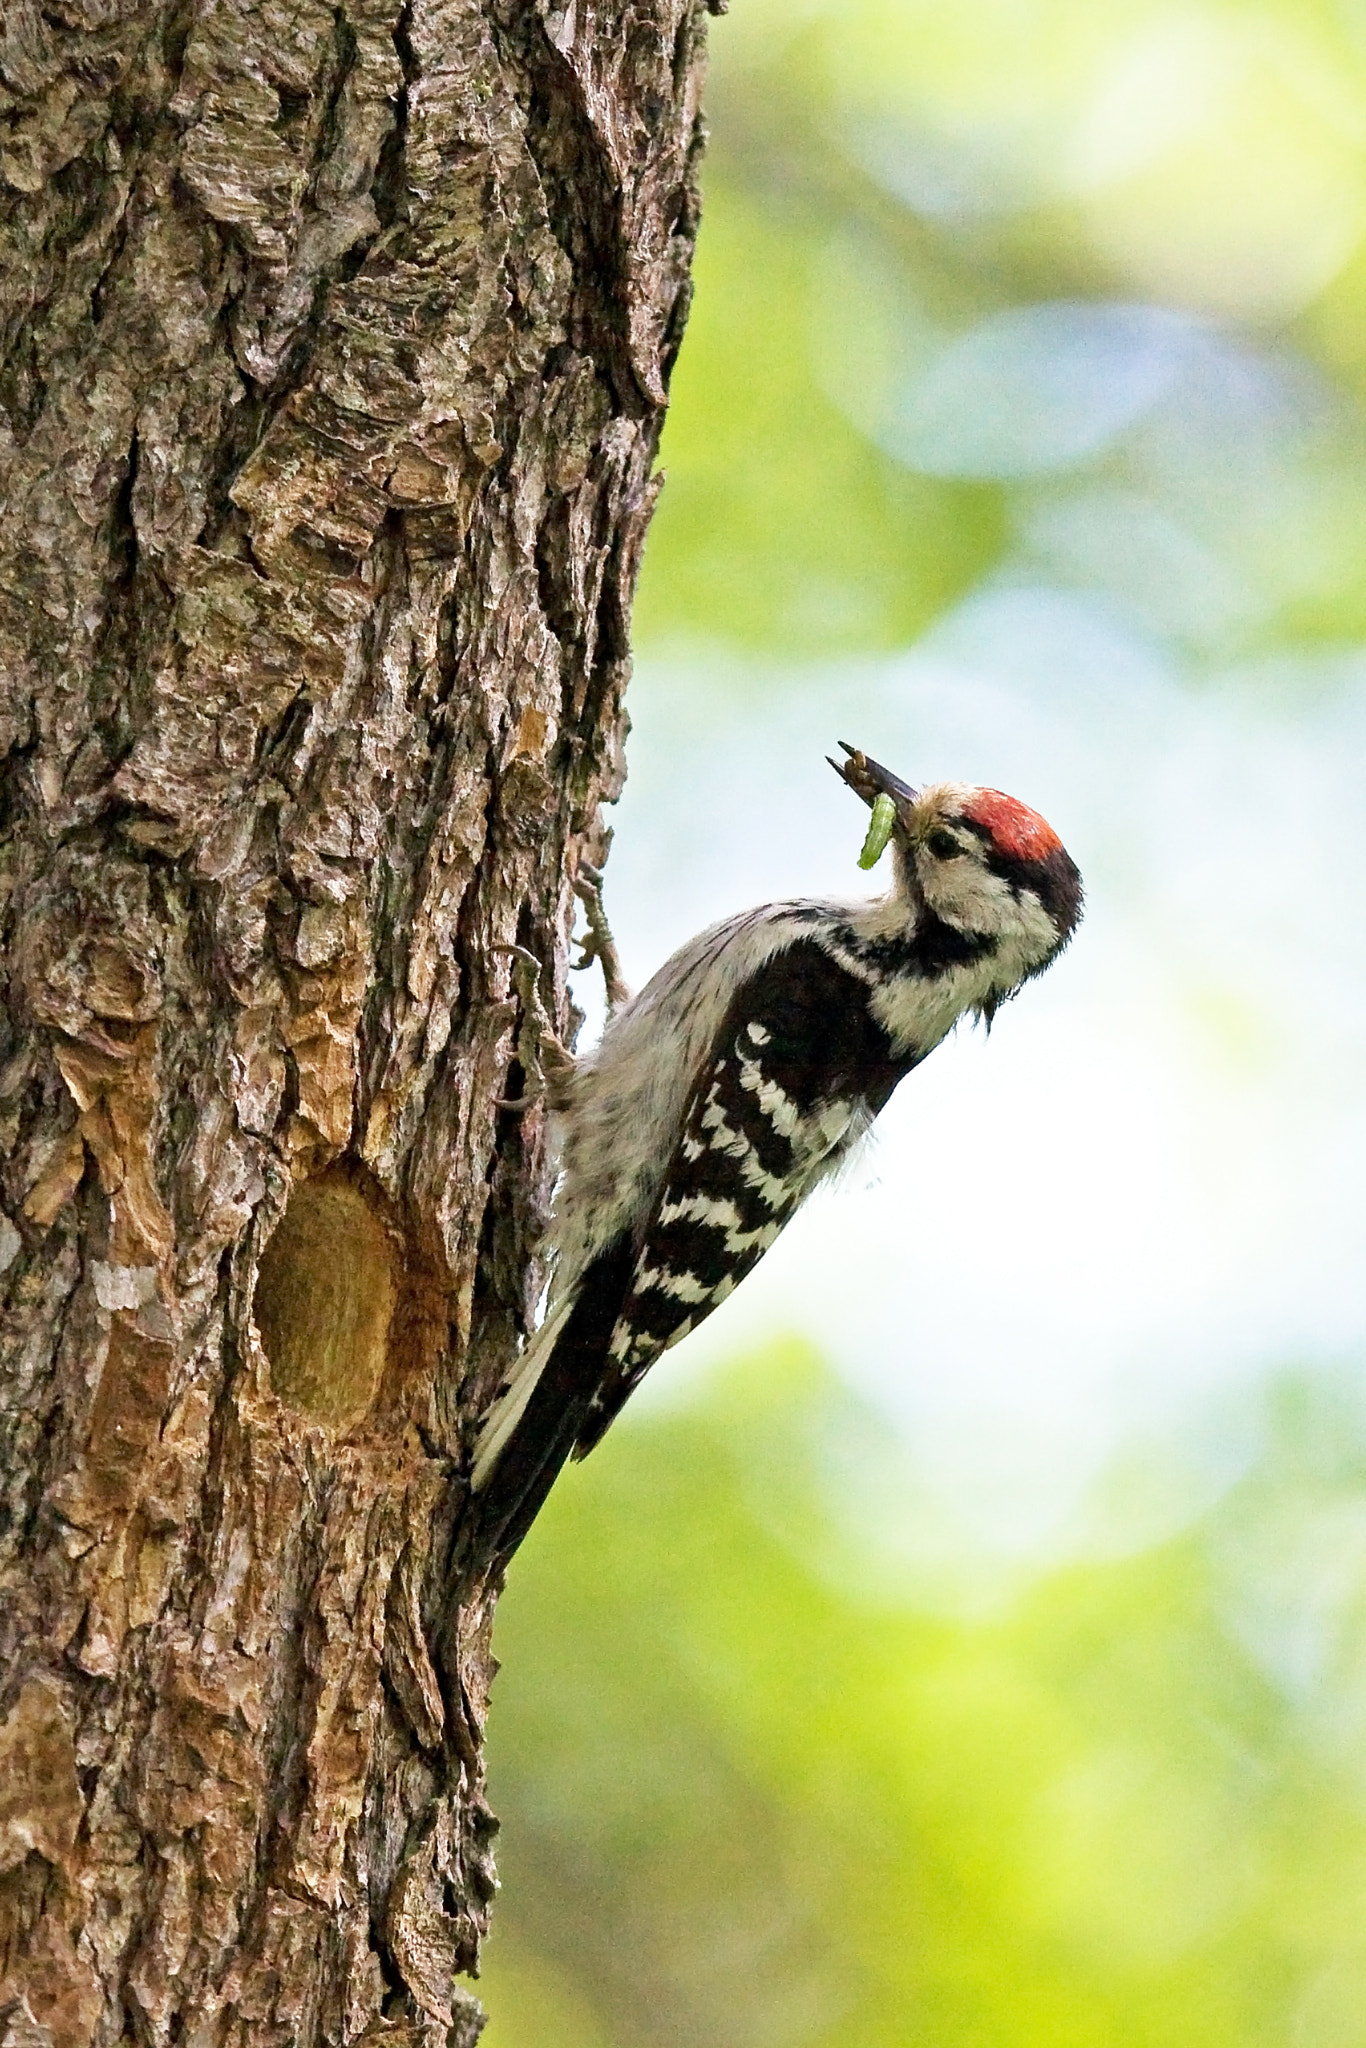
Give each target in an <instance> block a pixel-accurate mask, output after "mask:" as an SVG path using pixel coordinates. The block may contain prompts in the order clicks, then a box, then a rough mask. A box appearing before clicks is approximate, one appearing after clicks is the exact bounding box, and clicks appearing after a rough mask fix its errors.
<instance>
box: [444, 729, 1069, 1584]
mask: <svg viewBox="0 0 1366 2048" xmlns="http://www.w3.org/2000/svg"><path fill="white" fill-rule="evenodd" d="M840 772H841V773H842V774H843V775H844V777H845V779H846V780H847V781H848V782H849V784H850V786H851V787H852V788H854V789H855V790H856V791H857V793H858V794H859V795H860V796H862V797H863V798H864V799H865V801H867V802H870V803H871V802H872V800H873V797H874V796H875V795H876V794H878V793H879V792H880V791H886V792H887V793H888V794H890V795H892V796H893V797H894V798H895V800H896V804H897V823H896V829H895V831H894V834H893V838H892V847H893V853H894V865H895V875H894V880H893V885H892V888H891V890H890V892H889V893H888V894H887V895H886V896H885V897H883V898H880V899H877V900H874V901H872V902H868V903H862V904H841V903H826V902H819V901H805V900H803V901H796V902H788V903H774V904H767V905H764V906H763V907H761V908H760V909H757V910H752V911H749V912H746V913H744V914H743V915H741V916H739V917H734V918H731V919H728V920H727V921H726V922H725V923H724V924H720V925H717V926H714V927H713V928H712V929H711V930H709V931H706V932H703V933H702V934H701V935H700V936H699V937H698V938H696V939H694V940H692V941H691V942H690V943H689V944H688V945H687V946H684V947H683V948H682V949H681V950H680V951H679V952H678V953H676V954H675V955H674V956H673V958H672V959H671V960H670V961H668V962H667V963H666V965H665V966H664V967H663V968H662V969H661V970H660V972H659V973H658V974H657V975H656V976H655V978H654V980H653V981H651V982H650V984H649V985H648V987H646V988H645V989H644V990H643V991H642V993H641V994H640V995H639V996H638V997H636V998H635V999H634V1001H632V1002H630V1003H629V1004H627V1005H626V1006H625V1007H624V1008H622V1009H621V1010H619V1011H618V1012H617V1013H616V1014H615V1015H614V1016H613V1017H612V1019H611V1020H610V1022H609V1023H608V1026H607V1028H606V1030H605V1032H604V1033H603V1037H602V1040H601V1042H600V1043H599V1044H598V1045H597V1046H596V1047H594V1049H593V1050H592V1051H591V1052H589V1053H587V1054H585V1055H584V1056H583V1057H582V1058H581V1059H580V1060H578V1061H577V1062H576V1063H575V1066H574V1071H573V1073H572V1075H571V1077H570V1079H569V1082H568V1084H567V1088H566V1099H565V1102H564V1105H563V1108H562V1110H561V1112H560V1118H559V1128H560V1144H561V1163H562V1169H563V1171H562V1178H561V1184H560V1187H559V1190H558V1193H557V1197H556V1205H555V1216H554V1222H553V1225H552V1246H553V1251H554V1257H555V1268H554V1280H553V1283H552V1288H551V1297H550V1303H549V1308H548V1312H547V1316H546V1320H545V1322H544V1323H543V1324H542V1326H541V1328H540V1329H539V1330H538V1331H537V1332H536V1334H535V1336H534V1337H532V1338H531V1340H530V1341H529V1343H528V1344H527V1346H526V1349H525V1350H524V1351H523V1353H522V1354H521V1356H520V1358H519V1359H518V1360H517V1363H516V1365H515V1367H514V1369H513V1372H512V1375H511V1377H510V1379H509V1380H508V1382H507V1384H506V1385H505V1386H504V1387H503V1388H501V1389H500V1390H499V1394H498V1397H497V1399H496V1400H495V1402H494V1404H493V1406H492V1408H491V1409H490V1411H489V1414H488V1416H487V1418H486V1419H485V1422H484V1425H483V1428H482V1430H481V1433H480V1437H479V1441H478V1444H477V1447H476V1453H475V1462H474V1469H473V1473H472V1476H471V1486H472V1489H473V1491H474V1493H475V1494H476V1496H477V1497H478V1505H477V1510H476V1513H477V1548H478V1550H479V1552H480V1553H481V1555H482V1556H484V1557H485V1558H487V1559H493V1558H506V1557H507V1556H508V1555H510V1554H511V1552H512V1550H513V1549H515V1547H516V1545H517V1543H518V1542H520V1540H521V1538H522V1536H523V1535H524V1534H525V1533H526V1530H527V1528H528V1527H529V1526H530V1523H531V1520H532V1518H533V1517H534V1515H535V1513H536V1511H537V1509H538V1508H539V1506H540V1504H541V1502H542V1500H543V1499H544V1497H545V1494H546V1493H547V1492H548V1490H549V1488H550V1485H551V1484H552V1482H553V1480H554V1478H555V1475H556V1473H557V1472H558V1471H559V1469H560V1467H561V1465H562V1464H563V1463H564V1461H565V1459H566V1458H567V1457H568V1456H569V1455H570V1454H571V1453H575V1454H577V1455H579V1456H582V1455H583V1454H584V1453H585V1452H586V1451H588V1450H590V1449H591V1448H592V1446H593V1445H594V1444H595V1443H596V1442H597V1441H598V1439H599V1438H600V1437H601V1435H602V1434H603V1432H604V1430H605V1429H606V1428H607V1426H608V1424H609V1423H610V1422H611V1420H612V1418H613V1416H614V1415H615V1414H616V1413H617V1411H618V1409H619V1408H620V1407H621V1405H622V1403H623V1402H624V1401H625V1400H626V1398H627V1396H628V1395H629V1394H630V1392H631V1390H632V1388H633V1387H635V1386H636V1385H637V1384H638V1383H639V1381H640V1379H641V1378H642V1376H643V1375H644V1373H645V1372H646V1371H647V1370H648V1368H649V1367H650V1365H651V1364H652V1363H653V1361H654V1360H655V1359H656V1358H657V1357H658V1356H659V1354H660V1352H661V1351H664V1350H667V1349H668V1347H669V1346H670V1345H671V1344H676V1343H677V1342H678V1341H679V1339H680V1338H682V1337H684V1336H686V1335H687V1334H688V1332H689V1331H690V1330H692V1329H694V1328H695V1327H696V1325H697V1324H698V1323H699V1322H701V1321H702V1319H703V1318H704V1317H705V1316H707V1315H709V1314H710V1313H711V1311H712V1309H713V1308H715V1307H716V1306H717V1304H718V1303H719V1302H721V1301H723V1300H724V1299H725V1298H726V1296H727V1295H728V1294H729V1293H731V1292H732V1290H733V1289H734V1288H735V1287H736V1285H738V1283H739V1281H740V1280H741V1279H743V1278H744V1275H745V1274H746V1273H747V1272H748V1271H749V1270H750V1268H751V1267H752V1266H753V1265H754V1264H755V1263H756V1261H757V1260H758V1259H760V1258H761V1257H762V1256H763V1253H764V1252H765V1251H766V1250H767V1249H768V1247H769V1245H771V1244H772V1243H773V1241H774V1239H775V1238H776V1237H777V1236H778V1234H779V1232H780V1231H781V1230H782V1228H783V1226H784V1225H785V1224H786V1223H787V1221H788V1220H789V1218H790V1217H791V1216H792V1214H793V1213H794V1211H795V1210H796V1209H797V1208H798V1206H799V1205H800V1204H801V1202H802V1201H803V1200H805V1198H806V1196H807V1195H808V1194H809V1193H810V1192H811V1190H812V1189H813V1188H814V1187H815V1186H816V1185H817V1183H818V1182H819V1181H820V1180H821V1179H823V1178H824V1177H825V1176H826V1175H827V1174H829V1173H830V1172H831V1171H832V1170H833V1169H834V1168H835V1167H836V1166H837V1165H838V1164H839V1163H840V1161H841V1160H842V1159H844V1158H845V1157H846V1156H847V1154H848V1152H849V1150H850V1148H851V1147H852V1146H853V1145H854V1144H855V1143H856V1142H857V1141H858V1139H859V1138H860V1137H861V1136H862V1135H863V1134H864V1133H865V1132H866V1131H867V1130H868V1128H869V1126H870V1125H871V1123H872V1121H873V1119H874V1117H876V1115H877V1114H878V1111H879V1110H880V1109H881V1108H882V1107H883V1105H884V1104H885V1103H886V1101H887V1099H888V1097H889V1096H890V1095H891V1093H892V1090H893V1089H894V1088H895V1087H896V1085H897V1082H898V1081H900V1080H901V1079H902V1078H903V1076H904V1075H906V1074H908V1073H909V1072H910V1070H911V1068H912V1067H914V1066H916V1065H917V1064H918V1063H919V1062H920V1061H921V1060H922V1059H924V1058H925V1056H926V1054H927V1053H929V1052H931V1051H933V1049H934V1047H935V1046H936V1045H938V1044H939V1043H940V1041H941V1040H942V1039H943V1038H944V1037H945V1036H946V1035H947V1033H948V1032H949V1031H950V1030H951V1029H952V1028H953V1025H954V1024H955V1023H956V1022H957V1020H958V1019H959V1018H960V1017H961V1016H963V1015H964V1014H965V1013H970V1014H975V1015H977V1016H981V1017H984V1018H986V1019H987V1020H988V1021H989V1020H990V1018H991V1017H992V1015H993V1014H994V1012H995V1010H996V1008H997V1006H998V1005H999V1004H1000V1003H1001V1002H1003V1001H1004V1000H1005V999H1006V998H1007V997H1009V996H1011V995H1013V994H1014V993H1015V991H1016V990H1017V989H1018V988H1019V987H1020V986H1021V985H1022V984H1023V983H1024V982H1025V981H1026V980H1028V979H1029V978H1030V977H1031V976H1032V975H1034V974H1037V973H1039V972H1040V971H1041V970H1042V969H1043V968H1044V967H1046V966H1047V965H1048V963H1049V962H1050V961H1051V960H1052V959H1053V958H1054V957H1055V956H1056V955H1057V953H1058V952H1059V951H1060V950H1061V949H1062V947H1063V946H1064V945H1065V944H1066V943H1067V940H1068V939H1069V938H1070V936H1071V934H1072V931H1073V930H1074V928H1075V926H1076V923H1077V919H1078V917H1079V915H1080V911H1081V882H1080V877H1079V876H1078V873H1077V870H1076V868H1075V866H1074V865H1073V863H1072V861H1071V860H1070V859H1069V858H1068V855H1067V854H1066V852H1065V851H1064V850H1063V848H1062V846H1061V844H1060V843H1059V841H1058V839H1057V837H1056V835H1055V834H1054V833H1053V832H1052V830H1051V828H1050V827H1049V826H1047V825H1046V824H1045V823H1044V821H1043V820H1042V819H1041V818H1039V817H1038V816H1037V814H1036V813H1034V812H1033V811H1030V810H1027V809H1026V807H1025V806H1024V805H1022V804H1018V803H1016V802H1015V801H1014V800H1013V799H1012V798H1009V797H1005V796H1002V795H1001V794H1000V793H999V792H997V791H993V790H980V789H972V788H968V787H966V786H964V785H961V784H939V785H937V786H936V787H934V788H930V789H927V790H925V791H923V792H922V793H917V792H915V791H913V790H911V789H909V788H907V786H906V785H905V784H904V783H902V782H900V781H898V779H897V778H896V777H895V776H892V775H890V774H889V773H888V771H887V770H885V769H883V768H880V767H879V766H878V765H877V763H875V762H870V761H868V760H866V759H865V757H864V756H863V755H861V754H854V755H852V757H851V759H850V761H849V762H847V763H846V764H844V766H843V767H842V768H841V771H840Z"/></svg>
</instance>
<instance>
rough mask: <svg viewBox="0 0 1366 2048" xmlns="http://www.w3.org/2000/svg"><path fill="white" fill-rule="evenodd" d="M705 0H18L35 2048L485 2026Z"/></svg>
mask: <svg viewBox="0 0 1366 2048" xmlns="http://www.w3.org/2000/svg"><path fill="white" fill-rule="evenodd" d="M702 43H703V34H702V19H701V16H700V15H699V13H698V11H697V6H696V0H569V5H568V6H566V7H563V8H561V7H560V6H559V5H558V4H557V0H540V4H539V5H533V4H531V0H404V4H403V5H402V6H401V7H400V6H399V5H398V4H397V0H334V4H328V5H324V4H322V0H193V4H181V0H160V4H146V5H138V4H137V0H47V4H46V5H42V6H40V4H39V0H13V4H12V9H11V11H10V13H9V15H8V17H7V19H6V21H5V23H4V28H3V44H2V46H0V88H2V89H3V103H4V114H5V122H6V124H7V125H6V131H5V140H4V142H3V145H2V146H0V174H3V178H4V179H5V180H6V181H7V183H8V188H9V189H8V192H7V194H6V197H5V201H4V206H3V211H2V212H0V269H2V270H3V279H4V282H3V294H4V296H3V319H4V356H3V370H0V400H2V401H3V406H4V415H3V417H4V420H5V422H6V423H5V425H4V426H3V427H0V433H3V437H4V438H3V450H4V458H3V459H4V473H5V485H6V487H5V499H6V511H5V518H4V523H3V526H0V622H2V623H0V650H3V654H2V656H0V658H3V660H4V663H5V669H6V673H5V679H4V686H3V696H2V697H0V763H2V764H3V765H2V767H0V775H2V777H3V779H2V781H0V821H3V837H2V838H0V934H2V935H3V948H4V953H3V961H4V974H5V988H6V1001H5V1010H4V1015H3V1016H2V1017H0V1132H3V1139H2V1141H0V1160H2V1161H3V1164H2V1165H0V1294H2V1295H3V1301H4V1324H3V1342H4V1351H3V1379H2V1380H0V1425H2V1429H0V1488H2V1489H3V1493H2V1496H0V1589H2V1592H0V1599H2V1602H3V1604H2V1606H0V1629H2V1630H3V1659H4V1667H3V1669H4V1676H3V1687H4V1689H3V1692H2V1693H0V2048H38V2044H54V2048H85V2044H88V2043H91V2044H93V2043H99V2044H104V2043H109V2042H113V2041H116V2040H122V2039H130V2040H132V2039H136V2040H138V2041H141V2042H146V2043H162V2042H171V2041H177V2042H180V2043H186V2044H193V2048H210V2044H219V2043H229V2042H243V2043H245V2042H248V2041H250V2042H251V2043H252V2044H261V2043H284V2042H290V2043H293V2042H299V2043H304V2042H308V2043H314V2042H350V2041H356V2040H366V2041H379V2040H381V2039H384V2040H387V2041H401V2042H404V2043H409V2042H411V2043H413V2044H414V2048H416V2044H418V2043H422V2044H427V2043H432V2044H434V2043H436V2042H444V2043H447V2044H449V2048H457V2044H460V2043H464V2042H468V2041H472V2040H473V2039H474V2037H475V2035H476V2034H477V2032H478V2030H479V2027H480V2025H481V2023H482V2016H481V2014H480V2009H479V2007H478V2005H477V2003H476V2002H475V2001H474V1999H473V1998H472V1997H470V1996H469V1994H468V1993H466V1992H464V1991H462V1990H461V1989H460V1988H458V1987H457V1986H456V1985H455V1984H454V1981H453V1980H454V1977H455V1975H456V1974H457V1973H459V1972H462V1971H469V1970H472V1969H473V1968H474V1967H475V1964H476V1961H477V1955H478V1945H479V1940H480V1936H481V1934H482V1933H483V1931H484V1928H485V1924H486V1919H487V1913H488V1905H489V1900H490V1898H491V1896H492V1893H493V1889H494V1876H493V1866H492V1860H491V1855H490V1841H491V1837H492V1834H493V1831H494V1827H495V1823H494V1821H493V1819H492V1816H491V1815H490V1813H489V1811H488V1808H487V1806H486V1804H485V1801H484V1792H483V1768H482V1727H483V1720H484V1714H485V1708H486V1703H487V1695H488V1687H489V1682H490V1678H491V1675H492V1671H493V1664H492V1660H491V1657H490V1653H489V1632H490V1626H491V1621H492V1614H493V1603H494V1598H495V1596H496V1591H497V1588H496V1586H485V1587H475V1588H474V1589H473V1590H469V1589H467V1591H466V1594H465V1596H464V1598H463V1600H462V1601H461V1603H459V1604H458V1605H456V1603H454V1602H453V1599H452V1595H451V1587H450V1580H449V1574H448V1570H447V1566H448V1561H449V1555H450V1548H451V1543H452V1538H453V1534H454V1531H455V1529H456V1527H457V1525H458V1521H459V1516H460V1512H461V1508H462V1503H463V1501H464V1489H463V1482H462V1477H461V1474H462V1470H463V1469H464V1464H465V1461H466V1459H467V1454H468V1448H469V1443H470V1439H471V1433H472V1428H473V1425H474V1423H475V1421H476V1420H477V1418H478V1416H479V1414H480V1412H481V1409H482V1407H483V1406H484V1404H485V1402H486V1401H487V1399H488V1396H489V1394H490V1391H491V1389H492V1387H493V1386H494V1384H495V1383H496V1382H497V1380H498V1379H499V1377H500V1374H501V1372H502V1370H503V1368H504V1366H505V1364H506V1361H507V1359H508V1357H509V1355H510V1353H511V1352H512V1350H513V1348H514V1347H515V1345H516V1343H517V1341H518V1338H519V1334H520V1333H521V1332H523V1331H524V1330H525V1328H526V1326H527V1322H528V1319H529V1317H530V1314H531V1311H532V1308H533V1305H534V1302H535V1299H536V1295H537V1292H538V1281H539V1277H540V1276H539V1275H538V1273H537V1269H536V1263H535V1256H534V1252H535V1239H536V1230H537V1224H538V1219H539V1218H540V1217H541V1215H542V1214H543V1209H544V1203H545V1200H546V1196H547V1161H546V1157H545V1146H544V1129H543V1117H542V1114H541V1112H540V1110H539V1109H537V1108H535V1107H533V1108H531V1109H529V1110H527V1111H526V1112H525V1113H524V1114H522V1115H518V1114H516V1113H514V1112H511V1111H509V1110H507V1109H506V1108H503V1107H501V1106H500V1098H503V1097H507V1096H515V1095H516V1094H517V1093H518V1092H519V1089H520V1088H521V1086H522V1073H521V1068H520V1066H519V1063H518V1038H517V1034H518V1030H519V1005H518V1002H517V999H516V995H515V985H514V982H513V972H514V962H513V960H512V958H511V956H510V955H509V954H508V953H507V952H506V951H505V950H503V949H504V948H505V947H507V946H508V945H510V944H512V943H514V942H520V943H522V944H524V945H528V946H530V947H531V948H532V949H533V950H534V951H535V952H536V953H537V954H538V955H539V956H540V957H541V958H542V959H543V960H544V961H545V963H546V964H545V970H544V975H543V984H542V994H543V998H544V1001H545V1004H546V1007H547V1009H548V1010H549V1011H550V1013H551V1015H552V1016H553V1017H556V1018H557V1019H558V1021H559V1023H560V1025H561V1027H564V1026H565V1025H567V1023H568V1021H569V1003H568V998H567V995H566V988H565V973H564V969H565V957H566V938H567V930H568V926H569V923H570V921H571V915H572V895H571V881H572V877H573V875H574V873H575V870H576V867H577V864H578V863H579V862H580V861H581V860H582V859H584V858H585V857H594V856H596V855H597V854H598V853H600V851H601V850H602V832H601V825H600V820H599V812H598V805H599V802H600V800H602V799H604V798H610V797H612V796H613V795H615V793H616V791H617V789H618V787H619V784H620V780H621V773H622V770H621V765H620V762H621V741H622V737H623V732H624V720H623V713H622V709H621V698H622V690H623V686H624V684H625V680H626V674H627V661H628V657H627V622H628V612H629V605H630V598H631V591H632V586H633V582H634V578H635V573H636V567H637V563H638V560H639V554H640V548H641V544H642V540H643V537H644V533H645V528H646V525H647V522H648V519H649V513H650V507H651V504H652V501H653V496H654V488H655V487H654V485H653V483H652V482H651V467H652V463H653V459H654V455H655V450H656V445H657V440H658V433H659V427H660V423H661V419H662V414H663V408H664V402H665V386H666V382H667V377H668V372H669V367H670V364H671V362H672V359H673V355H674V352H675V350H676V348H677V344H678V339H679V335H680V331H681V327H682V322H683V317H684V312H685V309H686V303H687V292H688V284H687V279H688V264H689V260H690V256H691V250H692V240H693V236H694V233H695V228H696V166H697V157H698V152H699V148H700V138H701V130H700V123H699V119H698V114H697V89H698V80H699V73H700V65H701V50H702Z"/></svg>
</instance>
